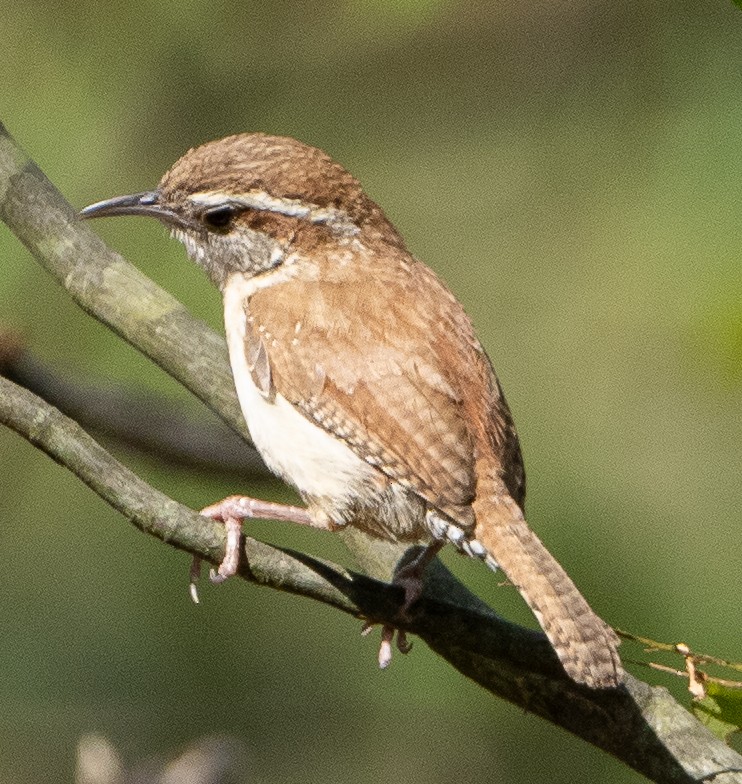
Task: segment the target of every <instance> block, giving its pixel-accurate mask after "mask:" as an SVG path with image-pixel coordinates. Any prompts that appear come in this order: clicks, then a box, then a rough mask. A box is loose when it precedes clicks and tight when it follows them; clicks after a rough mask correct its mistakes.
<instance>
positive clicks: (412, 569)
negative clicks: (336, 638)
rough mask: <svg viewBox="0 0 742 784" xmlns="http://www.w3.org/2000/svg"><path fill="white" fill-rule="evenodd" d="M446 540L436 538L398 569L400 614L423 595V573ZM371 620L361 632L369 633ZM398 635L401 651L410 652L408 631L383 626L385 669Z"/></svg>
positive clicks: (382, 661) (381, 656) (382, 664)
mask: <svg viewBox="0 0 742 784" xmlns="http://www.w3.org/2000/svg"><path fill="white" fill-rule="evenodd" d="M444 544H445V542H442V541H439V540H435V541H433V542H431V543H430V544H429V545H428V546H427V547H425V548H423V549H422V550H421V551H420V552H419V553H418V554H417V555H416V556H415V557H414V558H413V559H412V560H411V561H409V562H408V563H406V564H405V565H404V566H402V567H401V568H399V569H397V571H396V572H395V574H394V577H393V579H392V585H399V586H401V587H402V588H403V589H404V602H403V603H402V607H401V608H400V614H401V615H402V616H406V615H407V612H408V610H409V609H410V607H412V605H413V604H414V603H415V602H416V601H417V600H418V599H419V598H420V597H421V596H422V592H423V575H424V573H425V569H426V568H427V566H428V564H429V563H430V562H431V561H432V560H433V559H434V558H435V557H436V555H438V552H439V551H440V549H441V547H443V545H444ZM373 626H374V624H373V623H371V622H368V623H365V624H364V626H363V629H362V630H361V634H364V635H365V634H368V633H369V632H370V631H371V629H372V628H373ZM395 634H396V635H397V648H398V650H399V651H400V653H409V652H410V649H411V648H412V643H411V642H409V641H408V640H407V633H406V632H405V631H404V630H402V629H398V628H397V627H396V626H393V625H391V624H384V625H383V626H382V627H381V646H380V647H379V667H381V668H382V669H385V668H386V667H388V666H389V664H390V663H391V661H392V643H393V642H394V635H395Z"/></svg>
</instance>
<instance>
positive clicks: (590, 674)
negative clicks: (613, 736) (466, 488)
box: [474, 480, 623, 689]
mask: <svg viewBox="0 0 742 784" xmlns="http://www.w3.org/2000/svg"><path fill="white" fill-rule="evenodd" d="M485 483H486V480H485V482H484V483H480V485H479V488H478V491H479V492H478V498H477V500H476V501H475V502H474V513H475V515H476V520H477V522H476V526H475V529H474V537H475V538H476V540H477V541H478V542H480V543H481V544H482V545H483V546H484V547H485V549H486V550H487V552H488V555H489V556H491V557H492V558H493V559H494V560H495V561H496V562H497V563H498V564H499V565H500V566H501V567H502V569H503V570H504V571H505V574H506V575H507V576H508V578H509V579H510V580H511V582H513V583H514V585H515V586H516V588H517V589H518V590H519V591H520V593H521V595H522V596H523V598H524V599H525V600H526V602H527V603H528V606H529V607H530V608H531V610H532V611H533V614H534V615H535V616H536V618H537V619H538V622H539V623H540V624H541V627H542V628H543V630H544V632H545V633H546V636H547V637H548V638H549V641H550V642H551V644H552V646H553V647H554V650H555V651H556V654H557V656H558V657H559V659H560V661H561V663H562V666H563V667H564V669H565V671H566V672H567V674H568V675H569V676H570V677H571V678H572V679H573V680H575V681H577V682H578V683H584V684H585V685H586V686H590V687H592V688H596V689H600V688H603V689H605V688H611V687H615V686H618V684H619V683H620V682H621V678H622V676H623V669H622V667H621V660H620V659H619V656H618V645H619V640H618V637H617V636H616V634H615V633H614V631H613V629H611V628H610V627H609V626H608V625H607V624H606V623H605V622H604V621H603V620H601V619H600V618H599V617H598V616H597V615H596V614H595V613H594V612H593V610H592V609H591V608H590V605H589V604H588V603H587V601H585V598H584V597H583V596H582V594H581V593H580V592H579V591H578V590H577V588H576V586H575V584H574V583H573V582H572V580H570V578H569V576H568V575H567V573H566V572H565V571H564V569H562V567H561V566H560V565H559V564H558V563H557V561H556V559H555V558H554V557H553V556H552V555H551V553H549V551H548V550H547V549H546V548H545V547H544V545H543V544H542V543H541V541H540V540H539V538H538V537H537V536H536V534H534V533H533V531H531V529H530V528H529V527H528V524H527V523H526V521H525V519H524V518H523V513H522V512H521V510H520V507H519V506H518V505H517V504H516V503H515V501H514V500H513V499H512V498H511V497H510V495H509V494H508V493H507V490H506V489H505V488H504V486H502V485H501V484H500V483H499V481H497V480H494V481H492V482H491V484H492V487H491V488H488V487H482V485H483V484H485ZM482 490H484V491H485V492H482ZM486 560H490V558H486ZM491 565H493V564H491Z"/></svg>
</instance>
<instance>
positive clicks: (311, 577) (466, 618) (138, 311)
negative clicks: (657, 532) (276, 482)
mask: <svg viewBox="0 0 742 784" xmlns="http://www.w3.org/2000/svg"><path fill="white" fill-rule="evenodd" d="M0 217H2V219H3V220H4V221H5V222H6V223H7V224H8V225H9V226H10V227H11V228H12V229H13V231H14V232H15V233H16V234H17V235H18V237H19V238H20V239H21V240H22V242H24V244H25V245H26V246H27V247H28V248H29V250H31V252H32V253H33V254H34V256H36V258H37V259H38V260H39V261H40V262H41V263H42V265H43V266H44V267H45V268H46V269H48V270H49V271H50V272H51V273H52V274H53V275H55V277H57V279H58V280H59V281H60V282H61V283H62V285H64V287H65V288H66V289H67V290H68V291H69V292H70V294H71V295H72V297H73V298H74V299H75V301H77V302H78V303H79V304H80V305H81V306H82V307H83V308H84V309H85V310H86V311H88V312H89V313H91V314H92V315H94V316H95V317H96V318H98V319H99V320H101V321H103V323H105V324H107V325H108V326H110V327H111V328H112V329H114V330H115V331H116V332H117V333H118V334H120V335H122V336H123V337H124V338H125V339H127V340H128V341H129V342H130V343H131V344H132V345H134V346H135V347H137V348H138V349H140V350H141V351H143V352H144V353H145V354H147V355H148V356H149V357H151V358H152V359H153V360H154V361H155V362H157V364H159V365H160V366H161V367H163V368H164V369H165V370H166V371H167V372H169V373H170V374H171V375H173V376H174V377H175V378H177V379H178V380H179V381H181V383H183V384H184V385H185V386H186V387H187V388H188V389H190V390H191V391H193V392H194V394H196V395H197V396H198V397H199V398H200V399H201V400H203V401H204V402H206V403H207V405H208V406H209V407H211V408H212V409H213V410H214V411H216V412H217V413H218V414H219V415H220V416H222V418H223V419H224V420H225V421H226V422H227V423H228V424H229V425H230V426H231V427H233V428H234V429H235V430H237V431H238V432H240V433H242V434H243V435H246V431H245V426H244V422H243V420H242V416H241V414H240V411H239V407H238V405H237V402H236V399H235V396H234V393H233V390H232V383H231V378H230V374H229V369H228V365H227V361H226V351H225V349H224V343H223V340H222V339H221V338H220V337H218V336H217V335H215V334H214V333H213V332H212V331H211V330H209V329H208V327H206V325H205V324H203V323H202V322H200V321H196V320H194V319H193V318H192V317H190V316H189V314H188V313H187V312H186V310H185V309H184V308H183V307H182V305H180V304H179V303H177V302H176V301H175V300H174V299H173V298H172V297H171V296H170V295H169V294H167V293H166V292H164V291H162V290H161V289H159V288H158V287H157V286H156V285H155V284H154V283H152V282H151V281H149V280H148V279H147V278H145V277H144V276H143V275H141V273H139V272H138V271H137V270H136V269H134V268H133V267H131V265H129V264H127V262H125V261H124V260H123V259H122V258H121V257H120V256H119V255H118V254H116V253H114V252H112V251H111V250H109V249H108V248H106V247H105V246H104V245H103V243H102V242H101V241H100V240H99V239H98V238H97V237H96V236H95V235H94V234H92V232H91V231H90V230H89V229H88V228H87V226H84V225H81V224H79V223H78V222H76V221H75V220H74V213H73V211H72V209H71V208H70V207H69V205H67V204H66V202H65V201H64V200H63V199H62V197H61V196H60V195H59V194H58V193H57V192H56V191H55V190H54V188H53V186H52V185H51V184H50V183H49V182H48V180H46V178H45V177H44V176H43V174H42V173H41V172H40V171H39V170H38V168H37V167H36V166H35V165H34V164H33V163H32V162H31V161H29V160H28V159H27V157H26V156H25V154H24V153H23V152H22V151H21V150H20V148H19V147H18V146H17V145H16V144H15V142H14V141H13V140H12V139H11V137H10V136H9V135H8V134H7V132H6V131H5V129H4V128H3V127H2V126H1V125H0ZM0 422H2V423H3V424H6V425H8V426H9V427H11V428H12V429H14V430H16V431H17V432H18V433H20V434H21V435H23V436H24V437H26V438H27V439H28V440H29V441H31V442H32V443H34V444H35V445H36V446H38V447H39V448H41V449H43V450H44V451H46V452H48V453H49V454H50V455H51V456H52V457H53V458H54V459H55V460H57V461H58V462H61V463H62V464H64V465H66V466H67V467H68V468H70V470H72V471H74V472H75V473H76V474H77V476H79V477H80V479H81V480H82V481H84V482H85V483H86V484H88V485H89V486H90V487H91V488H93V490H95V492H96V493H98V494H99V495H100V496H101V497H103V498H104V499H105V500H106V501H108V502H109V503H110V504H111V505H112V506H114V508H116V509H118V510H119V511H121V512H122V514H123V515H124V516H125V517H127V518H128V519H129V520H131V521H132V522H133V523H134V524H135V525H136V526H137V527H138V528H140V529H141V530H142V531H145V532H147V533H149V534H151V535H153V536H156V537H157V538H159V539H161V540H163V541H165V542H168V543H169V544H171V545H173V546H175V547H178V548H179V549H182V550H185V551H187V552H190V553H193V554H197V555H200V556H201V557H203V558H205V559H206V560H209V561H211V562H212V563H218V562H219V561H220V560H221V557H222V555H223V546H224V532H223V529H222V528H221V527H220V526H219V525H217V524H215V523H213V522H212V521H208V520H206V519H205V518H202V517H200V516H199V515H197V514H195V513H194V512H192V511H190V510H188V509H186V508H185V507H183V506H181V505H180V504H177V503H176V502H175V501H173V500H172V499H169V498H167V497H166V496H164V495H163V494H162V493H159V492H158V491H156V490H154V489H153V488H151V487H149V486H148V485H147V484H146V483H145V482H143V481H142V480H141V479H140V478H139V477H137V476H136V475H135V474H133V473H132V472H131V471H129V470H128V469H127V468H125V467H124V466H122V465H121V464H120V463H118V461H116V460H115V459H114V458H113V457H112V456H111V455H110V454H108V453H107V452H106V451H105V450H104V449H103V448H102V447H101V446H100V445H99V444H97V443H96V442H95V441H94V440H93V439H92V438H91V437H90V436H89V435H87V434H86V433H85V432H84V431H83V430H82V429H81V428H80V427H79V425H77V424H76V423H74V422H73V421H72V420H70V419H68V418H67V417H65V416H63V415H62V414H61V413H60V412H59V411H57V410H56V409H54V408H52V407H51V406H49V405H48V404H47V403H45V402H44V401H42V400H40V399H39V398H37V397H35V396H34V395H32V394H31V393H30V392H28V391H27V390H23V389H21V388H19V387H17V386H16V385H14V384H12V382H10V381H7V380H4V379H0ZM346 542H347V543H348V545H349V547H350V548H351V550H352V551H353V553H354V555H356V557H357V558H358V559H359V561H360V562H361V564H362V566H363V568H364V569H366V570H367V571H369V573H371V574H377V575H381V576H382V577H386V576H387V575H388V574H389V573H390V572H391V571H392V569H393V568H394V565H395V564H396V563H397V561H398V559H399V557H400V555H401V554H402V551H401V549H400V548H395V547H393V546H389V545H385V544H380V543H378V542H373V541H371V540H369V539H368V538H367V537H364V536H363V535H362V534H360V533H358V532H351V533H350V534H349V535H348V536H346ZM245 556H246V557H245V559H243V563H242V565H241V569H240V575H241V576H242V577H244V578H245V579H248V580H252V581H255V582H258V583H260V584H263V585H269V586H271V587H274V588H278V589H280V590H286V591H291V592H293V593H296V594H300V595H303V596H308V597H311V598H314V599H316V600H318V601H322V602H325V603H327V604H330V605H332V606H334V607H336V608H338V609H340V610H342V611H344V612H346V613H349V614H351V615H354V616H357V617H366V618H372V619H374V620H377V621H383V622H388V623H392V624H394V625H397V626H399V627H400V628H403V629H405V630H407V631H409V632H413V633H415V634H418V635H419V636H420V637H421V638H422V639H423V640H425V641H426V642H427V643H428V645H430V647H431V648H432V649H433V650H435V651H436V652H437V653H439V654H440V655H441V656H443V657H444V658H446V659H447V660H448V661H449V662H450V663H451V664H453V666H455V667H456V668H457V669H458V670H460V671H461V672H462V673H463V674H465V675H467V676H468V677H470V678H472V679H473V680H475V681H476V682H477V683H480V684H481V685H482V686H484V687H485V688H486V689H488V690H489V691H491V692H492V693H493V694H495V695H497V696H500V697H503V698H505V699H508V700H510V701H511V702H514V703H515V704H517V705H520V706H522V707H523V708H524V709H527V710H530V711H531V712H533V713H536V714H538V715H539V716H542V717H544V718H546V719H548V720H550V721H552V722H554V723H556V724H558V725H560V726H562V727H564V728H566V729H568V730H570V731H571V732H573V733H575V734H577V735H578V736H580V737H582V738H584V739H585V740H587V741H589V742H591V743H593V744H595V745H596V746H599V747H600V748H602V749H604V750H606V751H608V752H610V753H612V754H614V755H615V756H616V757H618V758H619V759H621V760H623V761H624V762H625V763H626V764H628V765H630V766H631V767H633V768H635V769H636V770H638V771H640V772H641V773H644V774H645V775H646V776H648V777H649V778H651V779H652V780H654V781H657V782H698V781H704V780H709V781H710V780H712V779H713V781H715V782H717V783H718V784H720V783H721V782H723V783H724V784H727V783H728V782H742V757H740V756H739V755H738V754H736V753H735V752H734V751H733V750H731V749H730V748H729V747H727V746H726V745H725V744H724V743H722V742H721V741H719V740H718V739H716V738H715V737H714V736H713V735H712V734H711V733H710V732H708V731H707V730H706V729H705V728H704V727H703V726H702V725H700V724H699V723H698V722H697V721H696V720H695V719H694V718H693V717H692V716H691V714H690V713H688V712H687V711H686V710H685V709H684V708H682V707H681V706H680V705H679V704H678V703H676V702H675V701H674V700H673V699H672V698H671V697H670V695H669V694H668V693H667V692H666V690H664V689H661V688H656V687H654V688H653V687H650V686H649V685H648V684H645V683H643V682H641V681H638V680H636V679H634V678H632V677H631V676H627V681H626V686H625V687H624V688H622V689H620V690H616V691H608V692H596V691H591V690H589V689H585V688H583V687H579V686H577V685H576V684H575V683H573V682H572V681H570V680H568V679H567V678H566V676H565V675H564V673H563V671H562V669H561V667H560V666H559V664H558V661H557V659H556V656H555V655H554V653H553V651H552V650H551V647H550V646H549V645H548V643H547V642H546V639H545V637H544V636H543V635H542V634H540V633H538V632H532V631H529V630H527V629H523V628H520V627H517V626H515V625H513V624H510V623H507V622H506V621H504V620H502V619H501V618H499V617H497V615H495V613H494V612H493V611H492V610H490V609H489V608H488V607H486V605H484V604H483V603H482V602H481V601H480V600H479V599H478V598H477V597H475V596H473V595H472V594H471V593H469V591H467V589H466V588H465V587H464V586H462V585H461V584H460V583H458V582H457V581H456V580H455V578H453V577H452V576H451V575H450V573H448V572H447V570H446V569H445V568H444V567H443V566H442V565H441V564H440V563H437V562H436V563H435V564H434V565H433V568H432V570H431V574H430V575H429V580H428V583H427V585H426V592H425V595H424V597H423V598H422V600H421V601H420V602H419V603H418V604H417V605H416V606H415V608H414V611H413V612H412V614H411V616H410V617H409V618H405V617H400V616H399V615H398V614H397V612H398V608H399V606H400V598H401V597H400V595H399V594H398V589H396V588H393V587H392V586H390V585H387V584H383V583H379V582H376V581H375V580H372V579H371V578H368V577H365V576H362V575H359V574H355V573H352V572H348V571H347V570H345V569H342V568H341V567H338V566H335V565H334V564H330V563H326V562H322V561H319V560H316V559H313V558H310V557H308V556H305V555H301V554H298V553H293V552H290V551H284V550H279V549H276V548H272V547H269V546H268V545H265V544H262V543H259V542H257V541H255V540H253V539H250V538H246V539H245ZM442 597H445V601H444V600H443V598H442Z"/></svg>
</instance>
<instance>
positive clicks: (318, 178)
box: [159, 133, 390, 226]
mask: <svg viewBox="0 0 742 784" xmlns="http://www.w3.org/2000/svg"><path fill="white" fill-rule="evenodd" d="M210 190H215V191H224V192H226V193H235V194H239V193H245V192H249V191H264V192H266V193H268V194H269V195H270V196H274V197H283V198H288V199H298V200H300V201H303V202H308V203H311V204H316V205H319V206H320V207H335V208H337V209H340V210H343V211H344V212H346V213H347V214H348V215H349V217H350V218H351V220H353V221H354V222H356V223H359V224H362V223H371V224H377V225H378V224H387V225H389V226H390V224H388V221H387V220H386V218H385V216H384V214H383V212H382V211H381V208H380V207H379V206H378V205H376V204H375V203H374V202H373V201H372V200H371V199H370V198H369V197H368V196H366V194H365V193H364V191H363V188H362V187H361V184H360V183H359V182H358V180H357V179H356V178H355V177H354V176H353V175H352V174H351V173H350V172H348V171H347V170H346V169H344V168H343V167H342V166H341V165H340V164H339V163H336V162H335V161H333V160H332V158H330V156H329V155H327V153H325V152H323V151H322V150H318V149H317V148H316V147H310V146H309V145H308V144H303V143H302V142H299V141H296V140H295V139H291V138H288V137H285V136H269V135H267V134H263V133H244V134H238V135H236V136H227V137H226V138H224V139H219V140H218V141H213V142H208V143H207V144H202V145H201V146H200V147H194V148H192V149H190V150H188V152H187V153H186V154H185V155H184V156H183V157H182V158H180V160H178V161H176V163H175V164H174V165H173V166H172V168H171V169H170V171H168V172H167V173H166V174H165V175H164V177H163V178H162V180H160V184H159V191H160V193H161V194H162V198H163V201H164V202H169V203H177V202H179V201H180V200H182V199H183V198H184V197H185V196H187V195H188V194H191V193H197V192H200V191H210Z"/></svg>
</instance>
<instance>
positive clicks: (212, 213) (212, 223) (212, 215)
mask: <svg viewBox="0 0 742 784" xmlns="http://www.w3.org/2000/svg"><path fill="white" fill-rule="evenodd" d="M234 216H235V209H234V207H230V206H229V205H228V204H224V205H221V206H219V207H212V208H211V209H209V210H206V211H205V212H204V213H203V214H202V215H201V219H202V220H203V222H204V223H205V224H206V225H207V226H208V227H209V228H210V229H226V228H227V227H228V226H229V224H230V223H231V222H232V218H234Z"/></svg>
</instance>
